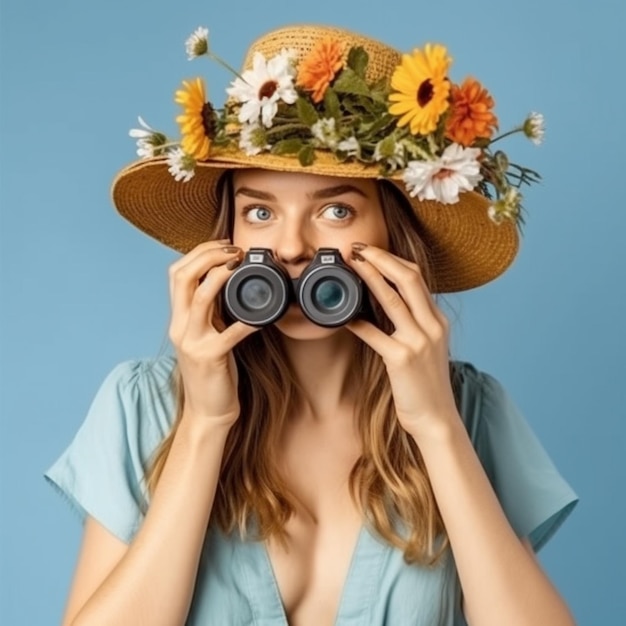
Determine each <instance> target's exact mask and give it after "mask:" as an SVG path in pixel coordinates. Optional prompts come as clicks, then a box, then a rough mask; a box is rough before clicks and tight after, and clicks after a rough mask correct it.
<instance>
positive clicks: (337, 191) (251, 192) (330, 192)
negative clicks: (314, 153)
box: [235, 185, 367, 202]
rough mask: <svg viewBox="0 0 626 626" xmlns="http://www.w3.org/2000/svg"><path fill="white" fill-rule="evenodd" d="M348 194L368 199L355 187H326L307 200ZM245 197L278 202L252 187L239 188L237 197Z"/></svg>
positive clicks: (271, 196)
mask: <svg viewBox="0 0 626 626" xmlns="http://www.w3.org/2000/svg"><path fill="white" fill-rule="evenodd" d="M347 193H357V194H359V195H360V196H363V197H364V198H367V194H366V193H365V192H364V191H363V190H361V189H359V188H358V187H355V186H354V185H335V186H334V187H324V189H317V190H316V191H314V192H313V193H308V194H307V198H310V199H311V200H325V199H327V198H334V197H335V196H342V195H344V194H347ZM238 195H245V196H249V197H250V198H256V199H257V200H266V201H267V202H277V200H278V199H277V198H276V196H275V195H274V194H271V193H268V192H266V191H260V190H259V189H252V188H251V187H239V189H237V191H236V192H235V196H238Z"/></svg>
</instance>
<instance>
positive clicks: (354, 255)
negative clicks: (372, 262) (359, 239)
mask: <svg viewBox="0 0 626 626" xmlns="http://www.w3.org/2000/svg"><path fill="white" fill-rule="evenodd" d="M350 258H351V259H352V260H353V261H365V259H364V258H363V257H362V256H361V255H360V254H359V253H358V252H355V251H354V250H353V251H352V254H351V255H350Z"/></svg>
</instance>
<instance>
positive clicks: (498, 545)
mask: <svg viewBox="0 0 626 626" xmlns="http://www.w3.org/2000/svg"><path fill="white" fill-rule="evenodd" d="M353 249H354V251H355V252H356V255H354V256H353V258H352V259H351V260H350V264H351V265H352V267H353V268H354V269H355V271H356V272H357V273H358V274H359V275H360V276H361V277H362V278H363V279H364V280H365V282H366V283H367V285H368V287H369V289H370V290H371V291H372V293H373V294H374V296H375V297H376V299H377V300H378V302H380V303H381V305H382V307H383V308H384V310H385V312H386V313H387V315H388V316H389V319H390V320H391V322H392V323H393V325H394V328H395V331H394V332H393V333H392V334H391V335H386V334H385V333H383V332H382V331H381V330H380V329H378V328H376V327H374V326H373V325H372V324H370V323H368V322H366V321H364V320H358V319H357V320H355V321H352V322H350V324H349V325H348V328H349V329H350V330H352V332H354V333H355V334H356V335H357V336H358V337H360V338H361V339H362V340H363V341H365V342H366V343H367V344H368V345H370V346H371V347H372V348H373V349H374V350H376V351H377V352H378V353H379V354H380V355H381V356H382V358H383V360H384V362H385V365H386V368H387V374H388V375H389V381H390V384H391V390H392V393H393V398H394V404H395V408H396V414H397V416H398V421H399V423H400V424H401V426H402V427H403V428H404V429H405V430H406V431H407V432H408V433H409V435H411V436H412V437H413V439H414V440H415V442H416V443H417V445H418V447H419V449H420V452H421V454H422V456H423V458H424V462H425V464H426V467H427V469H428V476H429V479H430V482H431V484H432V488H433V492H434V494H435V498H436V500H437V504H438V507H439V510H440V512H441V515H442V518H443V522H444V524H445V527H446V530H447V533H448V536H449V538H450V544H451V546H452V551H453V553H454V558H455V561H456V565H457V569H458V572H459V577H460V580H461V586H462V588H463V594H464V601H465V606H466V612H467V615H468V617H469V621H470V623H471V625H472V626H491V625H493V626H502V625H503V624H505V625H506V626H544V625H545V626H572V625H573V624H574V620H573V618H572V615H571V613H570V612H569V610H568V608H567V606H566V605H565V603H564V602H563V600H562V598H561V597H560V596H559V594H558V593H557V591H556V590H555V588H554V587H553V585H552V584H551V583H550V581H549V580H548V578H547V577H546V575H545V574H544V572H543V571H542V569H541V567H540V566H539V564H538V563H537V561H536V560H535V559H534V558H533V556H531V554H530V553H529V552H528V550H527V549H526V548H525V547H524V546H523V545H522V541H521V540H520V539H519V538H518V537H517V536H516V534H515V532H514V531H513V528H512V527H511V525H510V524H509V522H508V519H507V518H506V516H505V514H504V512H503V510H502V507H501V506H500V502H499V501H498V498H497V496H496V494H495V492H494V491H493V489H492V487H491V484H490V482H489V479H488V478H487V475H486V474H485V472H484V469H483V467H482V465H481V463H480V460H479V459H478V456H477V454H476V452H475V450H474V447H473V446H472V443H471V441H470V438H469V436H468V433H467V431H466V429H465V425H464V424H463V421H462V419H461V416H460V415H459V414H458V411H457V408H456V402H455V398H454V392H453V389H452V385H451V382H450V369H449V361H448V334H449V324H448V320H447V319H446V317H445V316H444V315H443V313H442V312H441V311H440V310H439V308H438V307H437V306H436V303H435V302H434V300H433V298H432V296H431V294H430V292H429V290H428V286H427V285H426V281H425V280H424V277H423V276H422V272H421V270H420V268H419V267H418V266H417V265H416V264H415V263H411V262H409V261H407V260H405V259H401V258H399V257H397V256H395V255H393V254H391V253H389V252H387V251H384V250H381V249H380V248H376V247H374V246H365V245H364V244H361V243H355V244H353ZM391 285H394V286H395V288H393V287H392V286H391Z"/></svg>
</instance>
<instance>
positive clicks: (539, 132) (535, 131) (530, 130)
mask: <svg viewBox="0 0 626 626" xmlns="http://www.w3.org/2000/svg"><path fill="white" fill-rule="evenodd" d="M522 128H523V130H524V134H525V135H526V137H528V139H530V140H531V141H532V142H533V143H534V144H535V145H536V146H538V145H539V144H540V143H541V142H542V141H543V136H544V134H545V132H546V129H545V123H544V119H543V115H541V113H531V114H530V115H529V116H528V117H527V118H526V121H525V122H524V126H523V127H522Z"/></svg>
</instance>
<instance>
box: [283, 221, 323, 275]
mask: <svg viewBox="0 0 626 626" xmlns="http://www.w3.org/2000/svg"><path fill="white" fill-rule="evenodd" d="M315 250H316V247H315V242H314V238H313V236H312V233H311V232H310V230H309V229H308V228H307V226H306V224H303V223H300V222H298V223H292V224H285V227H284V228H282V229H281V231H280V232H279V233H277V238H276V242H275V248H274V254H275V256H276V258H277V260H278V261H280V262H281V263H282V264H283V265H288V266H297V265H299V264H302V263H305V262H309V261H310V260H311V259H312V258H313V256H314V255H315Z"/></svg>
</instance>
